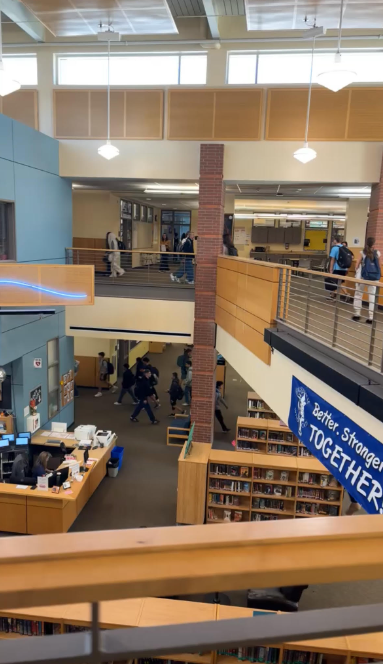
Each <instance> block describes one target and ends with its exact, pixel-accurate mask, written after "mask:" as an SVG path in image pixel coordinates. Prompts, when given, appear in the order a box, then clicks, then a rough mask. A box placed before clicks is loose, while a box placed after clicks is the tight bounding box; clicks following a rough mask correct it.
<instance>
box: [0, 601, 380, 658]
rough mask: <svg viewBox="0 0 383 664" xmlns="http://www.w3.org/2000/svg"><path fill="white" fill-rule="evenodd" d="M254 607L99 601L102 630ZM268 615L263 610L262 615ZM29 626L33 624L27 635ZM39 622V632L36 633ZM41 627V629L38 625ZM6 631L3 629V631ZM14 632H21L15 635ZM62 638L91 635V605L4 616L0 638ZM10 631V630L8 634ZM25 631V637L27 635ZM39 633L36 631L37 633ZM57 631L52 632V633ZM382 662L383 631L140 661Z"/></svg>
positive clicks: (231, 614) (243, 614)
mask: <svg viewBox="0 0 383 664" xmlns="http://www.w3.org/2000/svg"><path fill="white" fill-rule="evenodd" d="M256 613H257V612H256V611H254V610H253V609H248V608H246V607H237V606H224V605H221V604H204V603H202V602H187V601H183V600H169V599H162V598H154V597H148V598H139V599H138V598H137V599H128V600H116V601H110V602H101V603H100V627H101V628H102V629H118V628H123V627H154V626H156V625H176V624H184V623H193V622H194V623H196V622H205V621H208V620H212V621H218V620H233V619H236V618H251V617H253V615H254V614H256ZM262 613H264V612H262ZM28 623H31V625H30V627H31V629H30V632H31V633H29V632H28ZM32 623H34V631H33V629H32ZM36 625H37V627H36ZM3 628H4V631H2V630H3ZM13 629H15V630H16V631H13ZM40 629H41V636H43V635H48V634H52V633H53V634H57V633H65V632H73V631H90V629H91V614H90V606H89V604H73V605H62V606H47V607H35V608H30V609H12V610H4V611H1V612H0V639H15V638H34V636H37V635H38V634H39V630H40ZM6 630H9V631H6ZM24 630H25V633H24ZM36 630H37V631H36ZM51 630H52V631H51ZM382 658H383V632H377V633H375V634H359V635H355V636H347V637H333V638H328V639H321V640H312V639H311V640H306V641H303V642H301V643H300V642H295V641H294V642H286V643H281V644H273V646H272V647H268V646H267V644H265V645H264V646H257V647H254V648H253V649H250V648H249V647H243V648H237V649H230V650H218V651H217V652H202V653H194V654H192V653H185V654H177V655H171V656H166V655H163V656H161V657H157V658H153V659H150V660H149V659H147V658H143V659H140V660H135V661H136V663H137V664H146V663H148V662H153V664H155V662H162V661H163V660H168V661H169V662H190V663H191V664H230V663H231V664H234V663H235V662H236V661H241V662H244V663H245V664H250V662H252V663H253V664H254V662H255V663H260V664H261V663H262V664H295V663H296V662H299V664H365V662H366V661H368V662H374V661H377V662H378V661H381V660H382Z"/></svg>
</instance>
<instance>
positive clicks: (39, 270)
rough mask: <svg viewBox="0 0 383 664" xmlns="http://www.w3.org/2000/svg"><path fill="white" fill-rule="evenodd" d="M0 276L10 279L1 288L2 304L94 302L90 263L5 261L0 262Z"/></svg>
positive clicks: (79, 304) (92, 273) (87, 303)
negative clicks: (41, 263) (49, 263)
mask: <svg viewBox="0 0 383 664" xmlns="http://www.w3.org/2000/svg"><path fill="white" fill-rule="evenodd" d="M0 277H1V278H2V279H8V280H12V282H13V283H11V284H8V285H5V286H4V285H3V286H2V288H1V290H0V306H1V307H3V306H8V305H9V306H12V307H25V306H41V305H45V304H50V305H57V306H62V305H63V306H65V305H71V306H76V305H77V306H86V305H91V304H94V268H93V266H90V265H26V264H23V263H4V264H0ZM50 291H53V292H50ZM73 295H74V296H75V297H73ZM76 295H77V296H79V297H76Z"/></svg>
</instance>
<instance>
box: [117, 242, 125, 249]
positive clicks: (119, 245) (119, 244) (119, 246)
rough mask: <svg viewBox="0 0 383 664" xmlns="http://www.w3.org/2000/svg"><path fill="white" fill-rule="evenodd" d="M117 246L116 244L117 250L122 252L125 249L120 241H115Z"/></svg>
mask: <svg viewBox="0 0 383 664" xmlns="http://www.w3.org/2000/svg"><path fill="white" fill-rule="evenodd" d="M117 244H118V248H119V249H120V250H121V251H123V250H124V249H126V247H125V244H124V243H123V241H122V240H117Z"/></svg>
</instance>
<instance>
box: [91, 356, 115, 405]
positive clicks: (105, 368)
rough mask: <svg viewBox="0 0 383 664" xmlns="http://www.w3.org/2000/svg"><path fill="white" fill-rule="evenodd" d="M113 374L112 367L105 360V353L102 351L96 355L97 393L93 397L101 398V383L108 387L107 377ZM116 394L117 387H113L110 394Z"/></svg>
mask: <svg viewBox="0 0 383 664" xmlns="http://www.w3.org/2000/svg"><path fill="white" fill-rule="evenodd" d="M113 374H114V366H113V364H112V363H111V362H108V360H106V359H105V353H103V352H102V351H101V352H100V353H99V354H98V385H97V388H98V392H97V393H96V394H95V395H94V396H95V397H102V388H103V383H105V382H106V383H107V384H108V387H110V380H109V376H112V375H113ZM114 392H117V385H113V387H112V393H114Z"/></svg>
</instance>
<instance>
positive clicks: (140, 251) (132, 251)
mask: <svg viewBox="0 0 383 664" xmlns="http://www.w3.org/2000/svg"><path fill="white" fill-rule="evenodd" d="M65 251H101V252H102V253H104V254H111V253H113V252H115V253H120V254H158V255H159V256H163V255H164V254H166V255H167V254H171V255H172V254H174V255H175V256H180V255H181V256H186V257H187V256H196V255H197V254H196V253H187V254H185V253H184V252H183V251H152V249H107V248H106V247H105V249H93V247H66V248H65Z"/></svg>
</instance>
